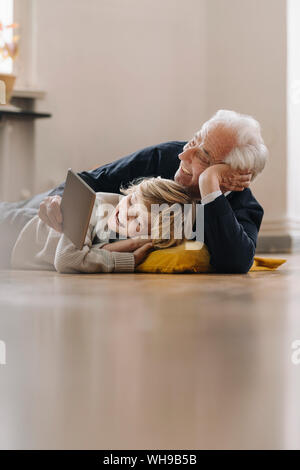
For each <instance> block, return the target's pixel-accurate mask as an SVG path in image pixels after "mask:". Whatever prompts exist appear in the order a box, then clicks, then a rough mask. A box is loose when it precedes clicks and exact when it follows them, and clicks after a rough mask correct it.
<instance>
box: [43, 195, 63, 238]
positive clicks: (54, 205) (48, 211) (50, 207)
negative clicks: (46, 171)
mask: <svg viewBox="0 0 300 470" xmlns="http://www.w3.org/2000/svg"><path fill="white" fill-rule="evenodd" d="M60 205H61V196H48V197H46V199H44V200H43V201H42V202H41V204H40V209H39V217H40V219H42V220H43V222H45V223H46V224H47V225H49V227H51V228H54V230H56V231H57V232H62V222H63V218H62V213H61V209H60Z"/></svg>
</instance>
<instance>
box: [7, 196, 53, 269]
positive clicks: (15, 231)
mask: <svg viewBox="0 0 300 470" xmlns="http://www.w3.org/2000/svg"><path fill="white" fill-rule="evenodd" d="M49 193H50V191H47V192H45V193H42V194H37V195H36V196H33V197H32V198H30V199H26V200H25V201H19V202H0V269H8V268H10V256H11V252H12V249H13V247H14V244H15V243H16V240H17V238H18V235H19V233H20V232H21V230H22V228H23V227H24V226H25V225H26V224H27V222H28V221H29V220H31V219H32V218H33V217H34V216H35V215H37V213H38V209H39V206H40V203H41V202H42V200H43V199H44V198H45V197H47V196H48V194H49Z"/></svg>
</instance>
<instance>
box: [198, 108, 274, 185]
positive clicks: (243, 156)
mask: <svg viewBox="0 0 300 470" xmlns="http://www.w3.org/2000/svg"><path fill="white" fill-rule="evenodd" d="M220 124H221V125H223V126H224V127H231V128H232V129H234V131H235V132H236V137H237V146H236V147H235V148H234V149H233V150H231V152H229V153H228V154H227V155H226V156H225V158H224V161H225V162H226V163H228V164H229V165H230V166H231V167H232V168H234V169H239V170H245V169H247V168H250V169H251V170H252V172H253V175H252V180H253V179H254V178H255V177H256V176H257V175H258V174H259V173H261V172H262V170H263V169H264V167H265V164H266V161H267V158H268V149H267V147H266V145H265V143H264V141H263V139H262V136H261V128H260V124H259V122H258V121H256V120H255V119H254V118H253V117H251V116H247V115H245V114H239V113H236V112H235V111H228V110H223V109H221V110H220V111H218V112H217V113H216V114H215V115H214V116H213V117H212V118H211V119H209V121H207V122H206V123H205V124H203V126H202V128H201V130H200V134H201V137H202V139H203V138H204V137H205V135H206V134H207V132H208V131H209V130H210V129H212V128H213V127H215V126H216V125H220Z"/></svg>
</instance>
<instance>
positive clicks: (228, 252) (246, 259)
mask: <svg viewBox="0 0 300 470" xmlns="http://www.w3.org/2000/svg"><path fill="white" fill-rule="evenodd" d="M244 191H247V190H244ZM248 191H249V190H248ZM247 195H249V192H245V196H244V197H242V202H241V204H240V206H239V207H237V208H235V209H233V208H232V207H231V205H230V203H229V201H228V200H227V199H226V197H225V196H224V195H221V196H219V197H217V198H216V199H215V200H214V201H212V202H210V203H208V204H206V205H205V207H204V234H205V243H206V245H207V247H208V250H209V252H210V255H211V259H210V262H211V265H212V266H213V267H214V268H215V270H216V271H217V272H220V273H247V272H248V271H249V269H250V268H251V266H252V263H253V259H254V255H255V249H256V241H257V236H258V231H259V228H260V224H261V221H262V217H263V209H262V207H261V206H260V205H259V204H258V202H257V201H256V200H255V199H254V197H253V196H252V194H251V192H250V196H247Z"/></svg>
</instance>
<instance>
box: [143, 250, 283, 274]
mask: <svg viewBox="0 0 300 470" xmlns="http://www.w3.org/2000/svg"><path fill="white" fill-rule="evenodd" d="M209 260H210V255H209V252H208V249H207V248H206V246H205V245H204V244H203V243H200V242H184V243H182V244H181V245H179V246H175V247H172V248H166V249H164V250H155V251H152V252H151V253H150V254H149V255H148V256H147V258H146V259H145V261H144V262H143V263H141V264H140V265H139V266H138V267H137V268H136V271H137V272H140V273H168V274H171V273H173V274H174V273H210V272H213V268H212V266H211V265H210V263H209ZM285 262H286V260H285V259H279V258H277V259H274V258H262V257H258V256H255V258H254V263H253V265H252V267H251V269H250V271H270V270H274V269H277V268H278V267H279V266H280V265H281V264H283V263H285Z"/></svg>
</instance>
